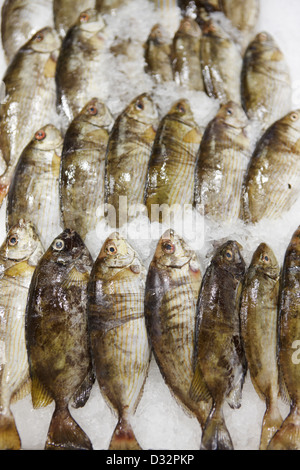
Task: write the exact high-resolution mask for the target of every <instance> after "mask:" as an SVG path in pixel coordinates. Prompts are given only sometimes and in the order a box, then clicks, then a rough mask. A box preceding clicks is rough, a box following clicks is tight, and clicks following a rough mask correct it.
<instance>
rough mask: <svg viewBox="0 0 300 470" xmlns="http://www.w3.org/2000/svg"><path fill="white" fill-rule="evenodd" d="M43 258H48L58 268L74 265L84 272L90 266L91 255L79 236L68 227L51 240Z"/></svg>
mask: <svg viewBox="0 0 300 470" xmlns="http://www.w3.org/2000/svg"><path fill="white" fill-rule="evenodd" d="M44 259H46V260H48V261H49V260H50V261H51V262H52V263H54V264H55V265H57V267H58V269H60V268H62V269H64V268H65V267H69V266H72V267H74V266H75V267H76V268H77V270H78V271H81V272H85V271H86V270H87V268H91V266H92V260H91V255H90V253H89V251H88V249H87V248H86V246H85V244H84V243H83V241H82V239H81V237H80V236H79V235H78V233H77V232H76V231H75V230H71V229H68V228H67V229H65V230H64V231H63V232H62V233H61V234H60V235H58V237H56V238H55V239H54V240H53V242H52V243H51V245H50V247H49V248H48V250H47V252H46V253H45V256H44Z"/></svg>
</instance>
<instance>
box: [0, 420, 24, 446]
mask: <svg viewBox="0 0 300 470" xmlns="http://www.w3.org/2000/svg"><path fill="white" fill-rule="evenodd" d="M20 449H21V439H20V436H19V433H18V430H17V427H16V423H15V419H14V417H13V415H12V413H11V412H9V413H8V414H2V413H1V414H0V450H20Z"/></svg>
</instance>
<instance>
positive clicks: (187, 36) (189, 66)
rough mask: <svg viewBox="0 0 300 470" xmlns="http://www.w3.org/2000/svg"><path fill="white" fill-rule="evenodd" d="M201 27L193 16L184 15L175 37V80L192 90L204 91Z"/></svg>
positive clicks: (173, 50)
mask: <svg viewBox="0 0 300 470" xmlns="http://www.w3.org/2000/svg"><path fill="white" fill-rule="evenodd" d="M201 36H202V33H201V29H200V26H199V25H198V23H197V22H196V21H195V20H194V19H193V18H191V17H189V16H186V17H184V18H183V19H182V20H181V22H180V25H179V28H178V30H177V32H176V34H175V36H174V39H173V47H172V66H173V73H174V80H175V82H176V83H177V84H178V85H182V86H185V87H187V88H189V89H191V90H196V91H204V83H203V78H202V68H201V61H200V41H201Z"/></svg>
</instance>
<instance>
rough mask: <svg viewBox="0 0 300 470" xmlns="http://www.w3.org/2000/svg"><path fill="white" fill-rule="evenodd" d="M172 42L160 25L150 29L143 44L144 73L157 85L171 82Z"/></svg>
mask: <svg viewBox="0 0 300 470" xmlns="http://www.w3.org/2000/svg"><path fill="white" fill-rule="evenodd" d="M171 47H172V40H171V38H170V37H169V35H168V33H167V31H166V29H165V28H164V27H163V26H162V25H161V24H159V23H158V24H156V25H154V26H153V27H152V28H151V31H150V34H149V36H148V38H147V41H146V44H145V72H146V73H148V74H149V75H151V77H152V78H153V79H154V80H155V81H156V82H157V83H163V82H167V81H171V80H173V69H172V61H171V52H172V51H171Z"/></svg>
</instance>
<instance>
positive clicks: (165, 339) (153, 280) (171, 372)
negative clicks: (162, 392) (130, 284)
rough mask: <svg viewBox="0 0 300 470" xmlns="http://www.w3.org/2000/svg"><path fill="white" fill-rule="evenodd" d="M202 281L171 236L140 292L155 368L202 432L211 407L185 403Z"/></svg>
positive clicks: (194, 262)
mask: <svg viewBox="0 0 300 470" xmlns="http://www.w3.org/2000/svg"><path fill="white" fill-rule="evenodd" d="M201 280H202V275H201V270H200V265H199V261H198V259H197V256H196V254H195V252H194V251H193V250H191V249H190V247H189V246H188V245H187V244H186V243H185V241H184V240H183V239H182V238H180V237H179V236H178V235H177V234H176V233H175V232H174V230H167V231H166V232H165V233H164V234H163V235H162V237H161V238H160V240H159V242H158V244H157V247H156V251H155V254H154V256H153V259H152V262H151V264H150V267H149V270H148V275H147V280H146V290H145V317H146V324H147V330H148V335H149V338H150V342H151V346H152V349H153V353H154V356H155V358H156V362H157V364H158V366H159V368H160V371H161V373H162V376H163V378H164V380H165V382H166V384H167V385H168V387H169V388H170V391H171V393H172V394H173V395H174V396H175V398H176V399H177V400H178V401H179V403H180V404H181V405H183V406H184V408H185V410H187V412H188V413H189V414H191V413H192V414H194V415H195V416H196V417H197V419H198V421H199V423H200V425H201V427H203V426H204V424H205V422H206V419H207V417H208V414H209V411H210V407H211V404H209V403H206V402H204V401H200V402H195V401H193V400H192V399H191V397H190V393H189V391H190V386H191V382H192V379H193V375H194V374H193V354H194V336H195V324H196V305H197V299H198V295H199V290H200V285H201Z"/></svg>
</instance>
